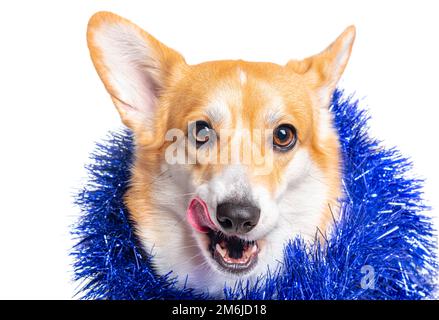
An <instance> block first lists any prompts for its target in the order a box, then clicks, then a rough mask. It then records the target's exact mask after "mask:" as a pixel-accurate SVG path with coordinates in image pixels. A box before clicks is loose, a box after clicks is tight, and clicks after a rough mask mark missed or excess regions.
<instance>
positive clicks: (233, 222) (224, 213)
mask: <svg viewBox="0 0 439 320" xmlns="http://www.w3.org/2000/svg"><path fill="white" fill-rule="evenodd" d="M260 215H261V210H260V209H259V208H257V207H255V206H252V205H248V204H236V203H232V202H224V203H221V204H219V205H218V207H217V208H216V219H217V220H218V222H219V224H220V225H221V227H223V229H224V231H232V232H236V233H240V234H243V233H247V232H249V231H250V230H252V229H253V228H254V227H255V226H256V225H257V224H258V221H259V216H260Z"/></svg>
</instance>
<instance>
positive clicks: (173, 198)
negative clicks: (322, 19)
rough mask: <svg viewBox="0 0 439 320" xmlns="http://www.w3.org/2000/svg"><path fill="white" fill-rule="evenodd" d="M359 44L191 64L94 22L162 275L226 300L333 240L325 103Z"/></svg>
mask: <svg viewBox="0 0 439 320" xmlns="http://www.w3.org/2000/svg"><path fill="white" fill-rule="evenodd" d="M354 39H355V27H353V26H350V27H348V28H347V29H346V30H345V31H344V32H343V33H342V34H341V35H340V36H339V37H338V38H337V39H336V40H335V41H334V42H333V43H332V44H331V45H330V46H329V47H327V48H326V49H325V50H324V51H322V52H321V53H318V54H316V55H313V56H310V57H308V58H306V59H303V60H291V61H289V62H287V63H286V64H285V65H278V64H274V63H265V62H247V61H242V60H236V61H235V60H233V61H232V60H224V61H211V62H205V63H201V64H196V65H189V64H188V63H186V61H185V59H184V58H183V56H182V55H181V54H180V53H178V52H177V51H175V50H173V49H171V48H169V47H167V46H166V45H164V44H162V43H161V42H159V41H158V40H156V39H155V38H154V37H153V36H151V35H150V34H148V33H147V32H145V31H143V30H142V29H141V28H140V27H138V26H137V25H135V24H133V23H132V22H130V21H128V20H126V19H124V18H122V17H119V16H117V15H115V14H113V13H109V12H98V13H96V14H95V15H94V16H93V17H92V18H91V19H90V21H89V24H88V29H87V42H88V47H89V49H90V54H91V59H92V61H93V64H94V66H95V68H96V70H97V73H98V75H99V77H100V78H101V80H102V82H103V84H104V86H105V88H106V90H107V91H108V93H109V94H110V96H111V99H112V101H113V103H114V105H115V106H116V109H117V111H118V113H119V115H120V117H121V120H122V122H123V123H124V124H125V125H126V126H127V127H128V128H129V129H130V130H131V131H132V133H133V137H134V143H135V151H134V152H135V157H134V160H133V164H132V169H131V180H130V184H129V188H128V190H127V192H126V194H125V198H124V201H125V204H126V207H127V209H128V211H129V214H130V219H131V220H132V222H133V226H134V229H135V232H136V233H137V236H138V239H139V241H140V243H141V245H142V246H143V249H144V251H145V253H146V254H149V255H151V256H153V257H154V258H153V268H154V270H155V272H156V273H157V274H158V275H166V274H169V273H170V272H171V271H172V273H171V276H172V277H175V278H176V280H177V285H180V286H181V287H183V286H186V287H190V288H194V289H195V290H198V291H200V292H208V293H209V294H211V295H212V296H216V297H221V295H222V294H223V289H224V287H225V286H231V287H233V286H234V285H235V284H236V283H237V281H241V282H242V283H243V284H250V285H251V284H254V283H255V282H256V281H257V279H263V277H264V275H265V274H266V273H267V271H269V270H270V271H271V272H274V271H276V270H281V269H282V261H283V254H284V252H283V249H284V246H285V245H286V243H287V242H288V241H289V240H290V239H293V238H295V237H298V236H300V237H302V238H303V239H305V241H308V242H309V241H314V240H315V239H316V234H324V233H325V232H327V231H328V228H330V225H331V221H332V219H333V218H332V215H333V214H334V215H336V214H337V199H338V198H339V197H341V196H342V191H341V164H340V161H341V156H340V147H339V141H338V140H339V138H338V136H337V132H336V131H335V129H334V128H333V124H332V122H333V120H332V117H331V113H330V111H329V106H330V103H331V97H332V94H333V92H334V90H335V87H336V84H337V82H338V81H339V79H340V77H341V75H342V73H343V71H344V69H345V67H346V64H347V62H348V60H349V57H350V54H351V50H352V45H353V42H354ZM258 130H259V131H258ZM244 140H246V141H247V142H248V143H243V141H244ZM238 149H239V150H238ZM256 149H259V150H257V152H254V151H255V150H256ZM224 150H226V152H224ZM253 153H254V154H256V155H260V157H258V156H255V157H252V156H251V155H252V154H253ZM175 154H179V156H178V157H177V156H175ZM199 154H207V155H208V157H207V161H201V160H203V159H204V160H206V157H204V158H203V157H200V158H198V155H199ZM249 155H250V156H249ZM218 158H220V160H218ZM244 158H245V159H244ZM261 159H262V160H261ZM267 159H269V160H267ZM244 160H246V161H244ZM317 238H318V236H317Z"/></svg>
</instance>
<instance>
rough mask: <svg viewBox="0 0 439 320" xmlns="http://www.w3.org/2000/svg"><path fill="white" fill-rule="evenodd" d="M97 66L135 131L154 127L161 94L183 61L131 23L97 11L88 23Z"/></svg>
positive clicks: (124, 120) (107, 87)
mask: <svg viewBox="0 0 439 320" xmlns="http://www.w3.org/2000/svg"><path fill="white" fill-rule="evenodd" d="M87 42H88V47H89V49H90V55H91V58H92V60H93V63H94V66H95V68H96V70H97V72H98V74H99V76H100V78H101V80H102V82H103V83H104V85H105V88H106V89H107V91H108V93H109V94H110V95H111V98H112V100H113V102H114V104H115V105H116V108H117V110H118V112H119V114H120V116H121V118H122V121H123V122H124V123H125V125H127V126H128V127H130V128H131V129H132V130H134V131H135V130H138V129H140V128H145V127H148V126H152V124H153V119H154V115H155V109H156V107H157V100H158V98H159V94H160V91H161V90H162V88H163V87H164V86H166V85H167V83H168V82H169V81H172V79H173V78H175V77H178V74H179V67H182V66H185V65H186V63H185V61H184V58H183V57H182V56H181V55H180V54H179V53H177V52H176V51H174V50H172V49H170V48H168V47H166V46H165V45H164V44H162V43H160V42H159V41H158V40H156V39H155V38H153V37H152V36H151V35H149V34H148V33H146V32H145V31H143V30H142V29H141V28H140V27H138V26H137V25H135V24H133V23H132V22H130V21H128V20H126V19H123V18H121V17H119V16H117V15H115V14H113V13H110V12H98V13H96V14H95V15H93V16H92V17H91V19H90V21H89V23H88V29H87Z"/></svg>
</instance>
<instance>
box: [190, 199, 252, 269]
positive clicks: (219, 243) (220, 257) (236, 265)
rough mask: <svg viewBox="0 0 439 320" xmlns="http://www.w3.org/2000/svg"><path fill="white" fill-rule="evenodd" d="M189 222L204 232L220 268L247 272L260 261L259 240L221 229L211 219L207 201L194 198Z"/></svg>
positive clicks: (197, 229)
mask: <svg viewBox="0 0 439 320" xmlns="http://www.w3.org/2000/svg"><path fill="white" fill-rule="evenodd" d="M187 219H188V222H189V224H190V225H191V226H192V227H193V228H194V230H196V231H197V232H199V233H204V234H205V235H206V237H207V240H208V241H209V244H208V247H207V249H208V250H209V251H210V253H211V255H212V259H213V260H214V261H216V262H217V264H218V265H219V267H220V269H222V270H223V271H226V272H229V273H234V274H245V273H248V272H249V271H251V270H252V269H253V267H254V266H255V265H256V263H257V261H258V254H259V252H260V246H259V244H258V241H247V240H244V239H241V238H239V237H236V236H229V235H226V234H224V233H223V232H221V231H219V230H218V228H217V227H216V225H215V224H214V223H213V222H212V220H211V219H210V215H209V211H208V208H207V205H206V203H205V202H204V201H203V200H201V199H199V198H194V199H193V200H192V201H191V203H190V204H189V207H188V211H187Z"/></svg>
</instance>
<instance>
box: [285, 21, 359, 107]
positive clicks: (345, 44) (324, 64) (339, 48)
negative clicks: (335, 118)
mask: <svg viewBox="0 0 439 320" xmlns="http://www.w3.org/2000/svg"><path fill="white" fill-rule="evenodd" d="M354 40H355V27H354V26H350V27H348V28H347V29H346V30H345V31H344V32H343V33H342V34H341V35H340V36H339V37H338V38H337V39H336V40H335V41H334V42H333V43H332V44H331V45H330V46H329V47H327V48H326V49H325V50H324V51H322V52H321V53H319V54H317V55H314V56H311V57H309V58H306V59H304V60H301V61H297V60H292V61H289V62H288V64H287V66H286V67H287V68H290V69H292V70H293V71H294V72H296V73H299V74H302V75H303V76H304V78H305V81H306V83H307V85H308V86H309V87H310V88H311V89H312V90H313V91H315V92H316V93H317V97H319V101H318V104H319V106H320V107H322V108H327V107H328V106H329V103H330V100H331V98H332V94H333V93H334V90H335V87H336V85H337V82H338V80H340V77H341V75H342V74H343V71H344V69H345V67H346V65H347V63H348V60H349V57H350V55H351V51H352V46H353V44H354Z"/></svg>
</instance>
